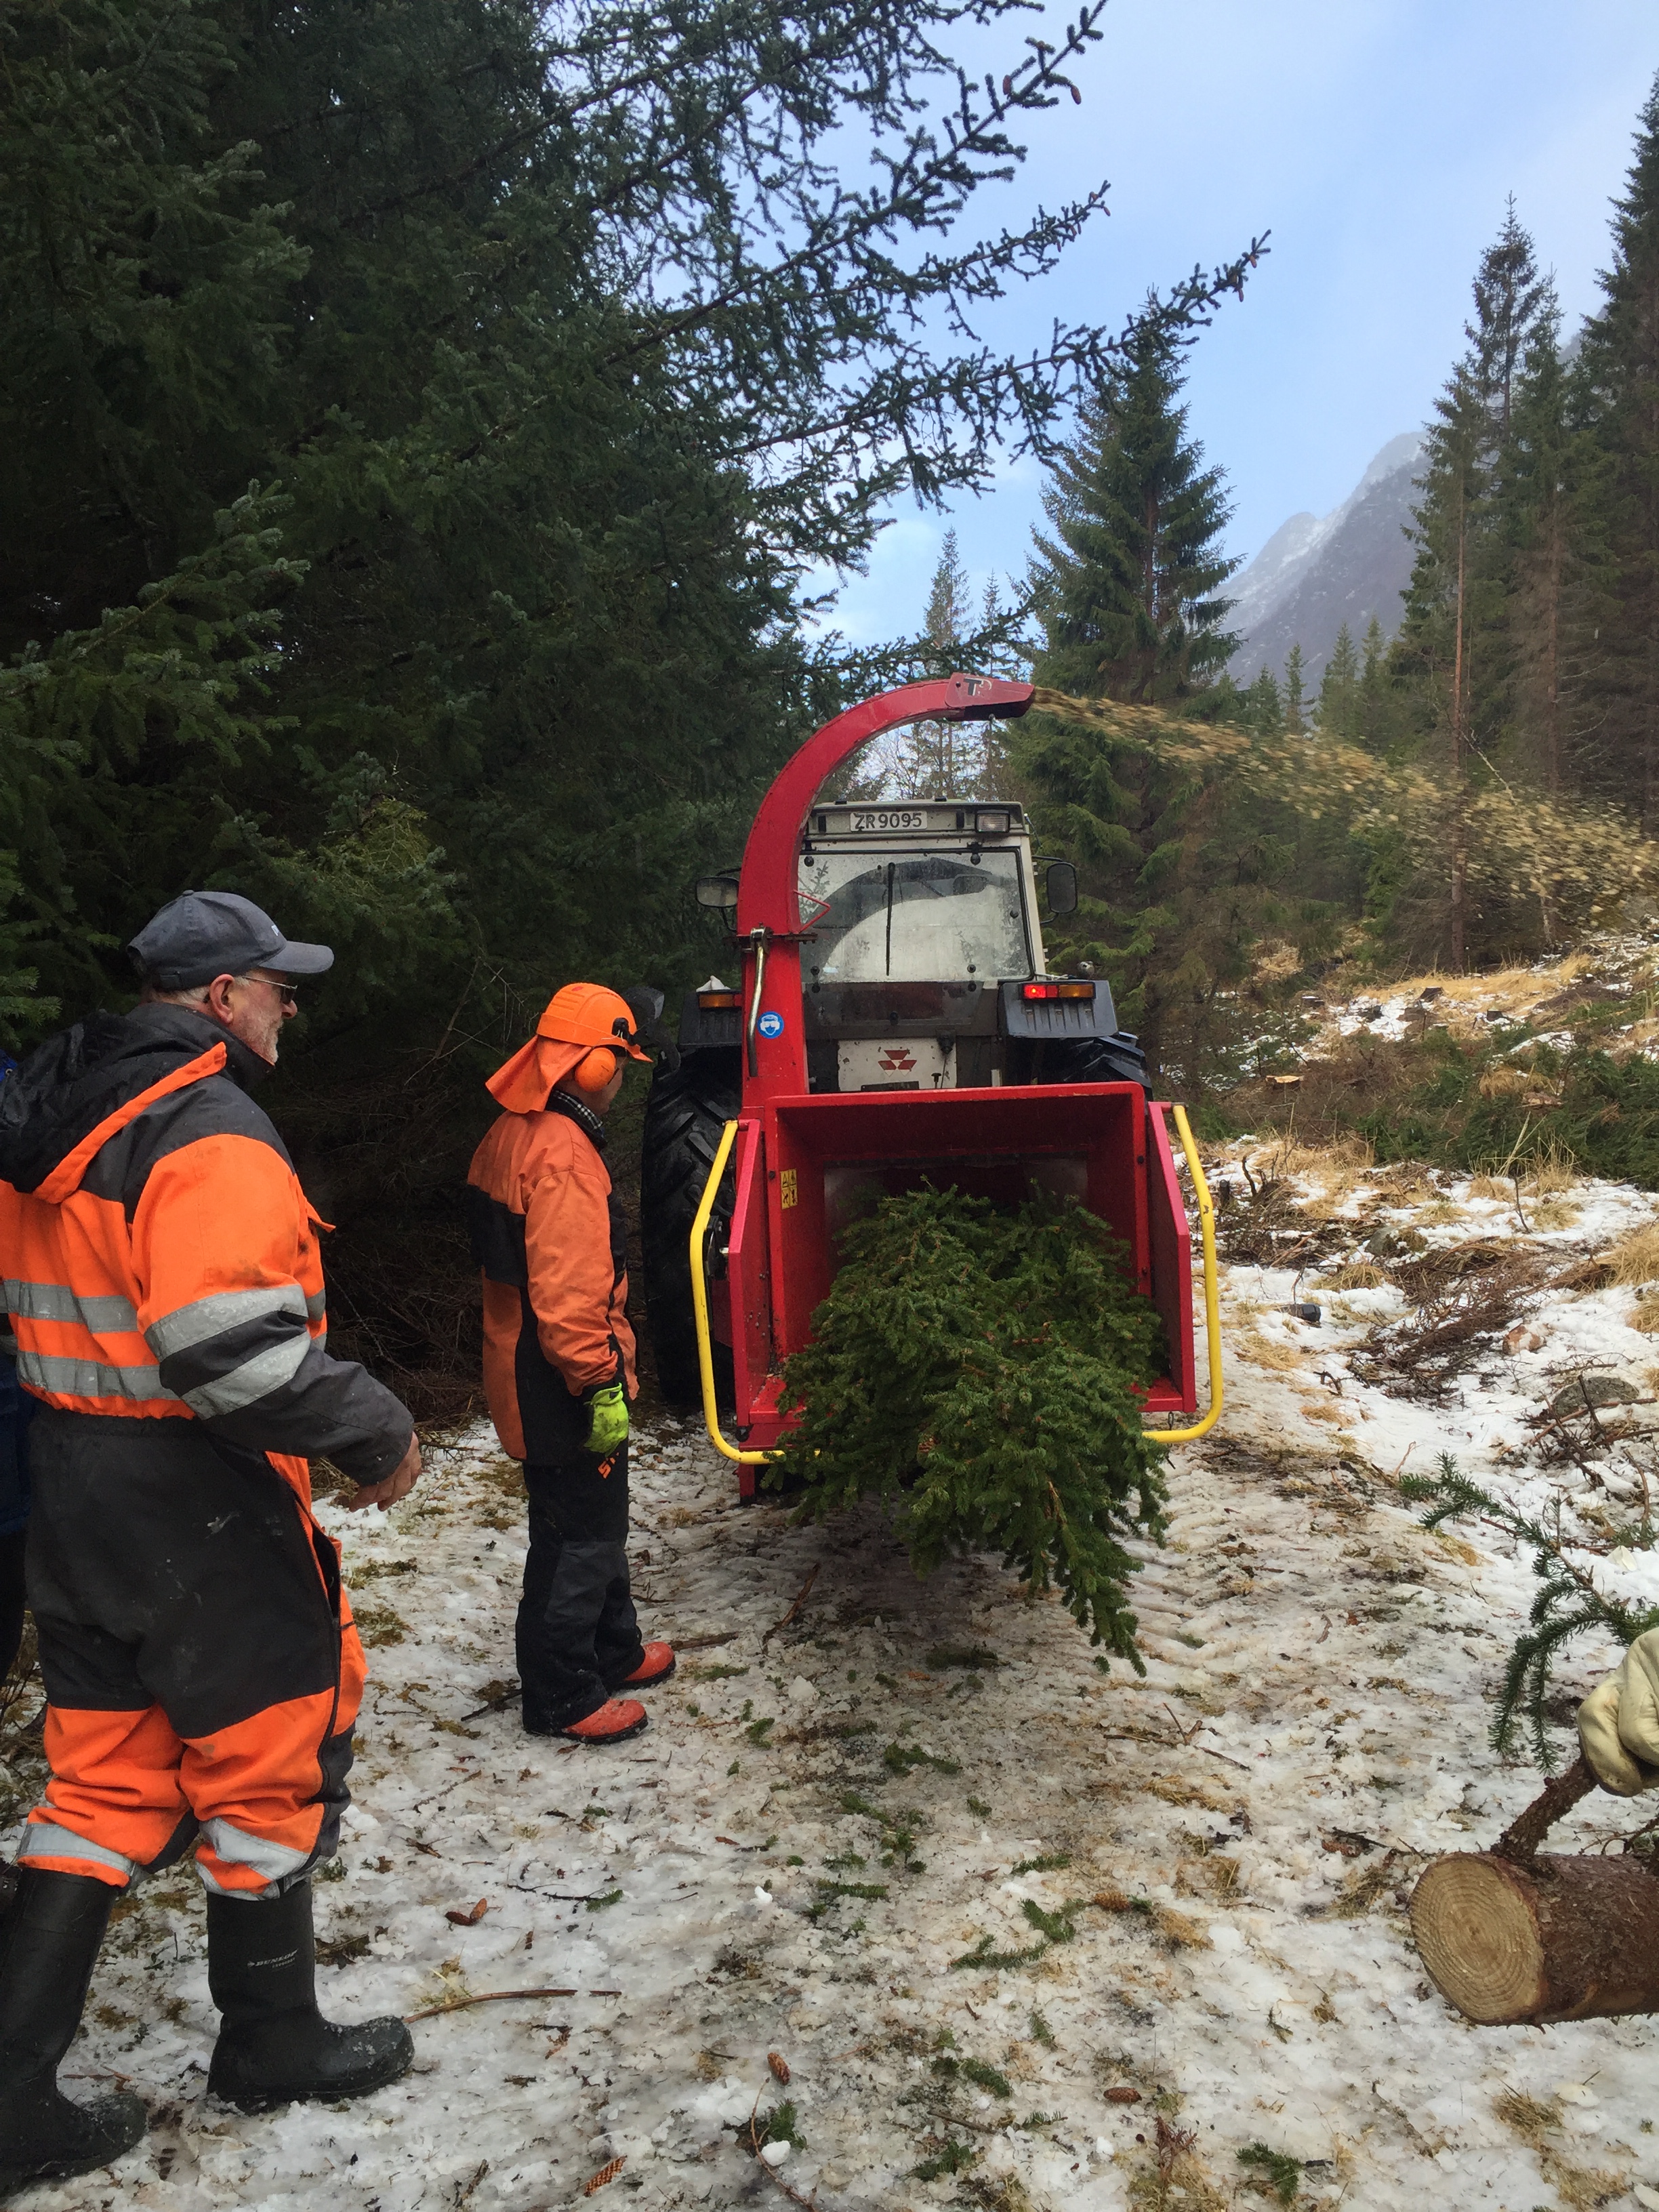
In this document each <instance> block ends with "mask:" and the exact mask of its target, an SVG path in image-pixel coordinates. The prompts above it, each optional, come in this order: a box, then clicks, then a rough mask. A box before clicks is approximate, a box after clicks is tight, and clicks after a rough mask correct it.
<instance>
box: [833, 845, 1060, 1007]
mask: <svg viewBox="0 0 1659 2212" xmlns="http://www.w3.org/2000/svg"><path fill="white" fill-rule="evenodd" d="M800 888H801V919H802V923H803V926H804V927H806V928H808V929H811V930H815V931H816V932H817V942H816V944H812V945H803V947H802V948H801V951H802V957H803V963H804V965H805V969H806V973H807V976H808V979H809V981H814V982H816V981H820V980H822V981H823V982H826V983H872V982H883V981H888V980H889V979H890V980H891V981H895V982H903V983H921V982H953V981H959V980H962V979H965V978H966V977H968V976H970V975H977V976H981V977H983V978H985V979H986V980H987V981H992V980H994V979H995V978H997V977H999V976H1015V975H1030V973H1031V957H1030V951H1029V949H1028V947H1027V945H1026V939H1025V919H1024V911H1023V908H1022V904H1021V899H1020V887H1019V860H1018V854H1016V853H1010V852H994V853H986V854H982V855H981V859H980V860H978V862H977V863H975V862H974V861H972V860H969V857H968V855H967V854H965V853H915V852H910V853H872V852H870V851H869V850H867V849H860V851H858V852H854V853H848V852H829V853H826V852H817V853H814V854H811V856H810V858H808V859H805V860H802V862H801V864H800Z"/></svg>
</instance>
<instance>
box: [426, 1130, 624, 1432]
mask: <svg viewBox="0 0 1659 2212" xmlns="http://www.w3.org/2000/svg"><path fill="white" fill-rule="evenodd" d="M604 1144H605V1125H604V1124H603V1122H601V1121H600V1120H599V1116H598V1115H597V1114H594V1113H592V1112H590V1110H589V1109H587V1108H586V1106H584V1105H583V1104H582V1103H580V1100H578V1099H574V1098H571V1097H568V1095H567V1094H566V1093H565V1092H563V1091H555V1092H554V1094H553V1097H552V1098H551V1099H550V1102H549V1107H548V1110H547V1111H546V1112H544V1113H540V1114H503V1115H501V1118H500V1120H499V1121H496V1123H495V1126H494V1127H493V1128H492V1129H491V1130H490V1131H489V1134H488V1135H487V1136H486V1137H485V1139H484V1140H483V1143H482V1144H481V1145H480V1146H479V1147H478V1149H477V1152H475V1153H474V1154H473V1155H472V1165H471V1168H470V1169H469V1170H468V1171H467V1193H466V1197H467V1225H468V1227H469V1229H470V1230H471V1237H472V1256H473V1258H474V1259H475V1260H476V1261H477V1263H478V1267H479V1269H480V1271H481V1272H482V1273H483V1305H484V1391H485V1395H486V1396H487V1397H488V1398H489V1417H490V1419H491V1420H493V1421H494V1423H495V1433H496V1435H497V1436H498V1437H500V1438H501V1449H502V1450H503V1451H505V1452H506V1453H507V1455H508V1456H509V1457H511V1458H513V1459H528V1460H532V1461H535V1462H556V1461H559V1460H563V1459H568V1458H569V1457H570V1455H571V1454H572V1453H573V1452H576V1451H580V1449H581V1447H582V1440H583V1438H584V1437H586V1433H587V1415H586V1409H585V1408H584V1407H583V1405H582V1402H581V1401H582V1394H583V1392H584V1391H587V1390H592V1389H599V1388H603V1386H604V1385H605V1384H606V1383H615V1382H617V1380H618V1379H619V1378H620V1379H621V1381H622V1382H623V1385H624V1387H625V1389H627V1392H628V1395H629V1397H630V1398H631V1397H632V1396H633V1395H634V1392H635V1387H636V1386H635V1376H634V1332H633V1330H632V1329H631V1328H629V1322H628V1246H627V1240H626V1235H625V1232H624V1230H623V1218H622V1209H621V1207H620V1206H618V1204H617V1200H616V1197H615V1195H614V1194H613V1193H612V1191H611V1176H610V1174H609V1172H608V1170H606V1167H605V1160H604V1158H603V1156H602V1152H603V1146H604Z"/></svg>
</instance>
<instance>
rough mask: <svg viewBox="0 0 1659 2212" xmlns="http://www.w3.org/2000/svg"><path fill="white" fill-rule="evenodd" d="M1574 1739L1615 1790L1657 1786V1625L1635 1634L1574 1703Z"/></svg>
mask: <svg viewBox="0 0 1659 2212" xmlns="http://www.w3.org/2000/svg"><path fill="white" fill-rule="evenodd" d="M1578 1741H1579V1743H1580V1745H1581V1746H1582V1747H1583V1753H1584V1756H1585V1758H1586V1759H1588V1760H1589V1764H1590V1765H1591V1767H1592V1768H1593V1769H1594V1770H1595V1778H1596V1780H1597V1781H1598V1782H1599V1783H1600V1784H1601V1787H1602V1788H1603V1789H1604V1790H1612V1791H1613V1794H1614V1796H1619V1797H1634V1796H1636V1795H1637V1794H1638V1791H1640V1790H1653V1789H1659V1628H1650V1629H1649V1631H1648V1632H1647V1633H1646V1635H1645V1636H1638V1638H1637V1639H1636V1641H1635V1643H1634V1644H1632V1645H1631V1647H1630V1650H1628V1651H1627V1652H1626V1654H1625V1656H1624V1660H1623V1662H1622V1663H1621V1664H1620V1666H1618V1667H1616V1668H1614V1669H1613V1673H1612V1674H1609V1675H1608V1676H1607V1680H1606V1681H1605V1682H1601V1683H1598V1684H1597V1686H1596V1687H1595V1689H1593V1690H1592V1691H1591V1692H1590V1693H1589V1697H1587V1698H1586V1699H1585V1700H1584V1702H1583V1705H1580V1706H1579V1708H1578Z"/></svg>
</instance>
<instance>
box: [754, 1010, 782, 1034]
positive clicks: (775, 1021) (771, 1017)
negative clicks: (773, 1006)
mask: <svg viewBox="0 0 1659 2212" xmlns="http://www.w3.org/2000/svg"><path fill="white" fill-rule="evenodd" d="M755 1027H756V1028H757V1030H759V1031H760V1033H761V1035H762V1036H763V1037H779V1036H782V1035H783V1016H782V1015H781V1014H775V1013H773V1012H771V1011H770V1009H768V1011H767V1012H765V1013H763V1015H762V1016H761V1018H760V1019H759V1021H757V1023H756V1024H755Z"/></svg>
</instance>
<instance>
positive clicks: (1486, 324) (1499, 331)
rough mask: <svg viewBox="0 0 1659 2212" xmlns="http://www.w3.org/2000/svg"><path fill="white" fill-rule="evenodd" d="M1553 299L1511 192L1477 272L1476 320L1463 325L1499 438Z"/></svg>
mask: <svg viewBox="0 0 1659 2212" xmlns="http://www.w3.org/2000/svg"><path fill="white" fill-rule="evenodd" d="M1554 299H1555V288H1554V285H1553V283H1551V281H1550V279H1549V278H1548V277H1547V276H1541V274H1540V273H1539V269H1538V262H1537V257H1536V254H1535V252H1534V246H1533V242H1532V239H1531V237H1530V235H1529V234H1528V232H1526V231H1525V230H1523V229H1522V227H1521V225H1520V223H1519V222H1517V221H1516V214H1515V195H1514V194H1513V193H1511V194H1510V197H1509V201H1508V203H1507V204H1506V206H1505V208H1504V223H1503V228H1501V229H1500V230H1499V232H1498V236H1497V238H1496V239H1495V240H1493V242H1492V245H1490V246H1488V247H1487V248H1486V252H1484V253H1483V254H1482V255H1481V257H1480V268H1479V270H1477V271H1476V273H1475V279H1474V321H1473V322H1472V323H1465V324H1464V325H1463V335H1464V337H1466V338H1467V339H1468V342H1469V345H1470V348H1471V350H1472V353H1473V356H1474V364H1475V373H1476V375H1477V378H1478V380H1479V381H1480V386H1481V389H1482V390H1483V391H1484V392H1486V397H1487V404H1488V405H1489V406H1490V407H1491V410H1492V418H1493V428H1494V431H1495V433H1496V435H1497V436H1498V438H1499V439H1503V438H1504V437H1507V436H1508V435H1509V428H1510V415H1511V412H1512V410H1513V405H1514V394H1515V380H1516V376H1517V375H1518V374H1519V373H1520V368H1521V364H1522V361H1523V360H1524V359H1525V357H1526V354H1527V349H1528V347H1529V346H1530V345H1531V343H1533V340H1534V337H1535V336H1536V335H1537V332H1538V330H1539V327H1540V325H1541V322H1542V321H1543V320H1544V319H1546V318H1547V316H1548V315H1549V314H1550V313H1552V312H1553V307H1554Z"/></svg>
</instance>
